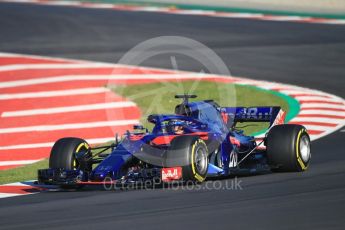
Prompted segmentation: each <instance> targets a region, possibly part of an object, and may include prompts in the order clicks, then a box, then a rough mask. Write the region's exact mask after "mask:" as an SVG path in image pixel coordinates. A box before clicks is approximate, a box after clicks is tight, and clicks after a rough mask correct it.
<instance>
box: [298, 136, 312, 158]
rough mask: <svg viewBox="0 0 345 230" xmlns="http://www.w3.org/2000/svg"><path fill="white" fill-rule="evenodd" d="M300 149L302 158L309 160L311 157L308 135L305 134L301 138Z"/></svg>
mask: <svg viewBox="0 0 345 230" xmlns="http://www.w3.org/2000/svg"><path fill="white" fill-rule="evenodd" d="M299 151H300V154H301V158H302V160H303V161H304V162H308V161H309V159H310V141H309V138H308V137H307V136H303V137H302V138H301V142H300V146H299Z"/></svg>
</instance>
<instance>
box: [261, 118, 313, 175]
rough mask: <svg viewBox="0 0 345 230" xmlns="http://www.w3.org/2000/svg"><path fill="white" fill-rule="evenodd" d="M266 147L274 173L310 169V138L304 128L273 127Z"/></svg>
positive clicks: (296, 126) (298, 126)
mask: <svg viewBox="0 0 345 230" xmlns="http://www.w3.org/2000/svg"><path fill="white" fill-rule="evenodd" d="M266 147H267V158H268V163H269V165H270V166H271V168H272V171H277V172H301V171H305V170H307V169H308V166H309V163H310V158H311V152H310V137H309V135H308V133H307V130H306V128H305V127H304V126H302V125H294V124H285V125H277V126H274V127H272V128H271V130H270V131H269V133H268V135H267V138H266Z"/></svg>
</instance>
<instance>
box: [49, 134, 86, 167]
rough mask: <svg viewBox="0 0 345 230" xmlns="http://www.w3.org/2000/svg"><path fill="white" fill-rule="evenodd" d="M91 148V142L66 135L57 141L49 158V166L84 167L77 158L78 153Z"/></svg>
mask: <svg viewBox="0 0 345 230" xmlns="http://www.w3.org/2000/svg"><path fill="white" fill-rule="evenodd" d="M88 149H89V144H88V143H87V142H86V141H85V140H83V139H80V138H75V137H66V138H62V139H59V140H58V141H56V142H55V144H54V146H53V148H52V150H51V152H50V158H49V168H63V169H66V170H76V169H80V170H82V171H84V170H87V169H85V168H82V167H81V165H80V164H79V162H78V161H77V159H76V154H78V153H80V152H82V151H85V152H87V151H88Z"/></svg>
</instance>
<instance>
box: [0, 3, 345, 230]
mask: <svg viewBox="0 0 345 230" xmlns="http://www.w3.org/2000/svg"><path fill="white" fill-rule="evenodd" d="M0 31H1V33H0V51H2V52H18V53H25V54H38V55H48V56H56V57H67V58H77V59H87V60H93V61H107V62H116V61H117V60H119V59H120V58H121V56H122V55H123V54H124V53H125V52H126V51H128V50H129V49H130V48H132V47H133V46H134V45H136V44H137V43H139V42H142V41H144V40H146V39H149V38H153V37H156V36H163V35H179V36H186V37H189V38H194V39H196V40H198V41H200V42H202V43H204V44H205V45H207V46H209V47H210V48H212V49H213V50H214V51H215V52H216V53H217V54H218V55H219V56H220V57H221V58H222V59H223V60H224V61H225V63H227V64H228V65H230V67H231V71H232V74H233V75H238V76H245V77H250V78H254V79H265V80H274V81H278V82H282V83H291V84H295V85H300V86H304V87H310V88H314V89H320V90H323V91H326V92H329V93H333V94H336V95H338V96H342V97H345V91H344V89H343V87H344V86H345V77H344V76H343V74H344V73H345V65H344V60H345V27H344V26H336V25H318V24H298V23H288V22H267V21H253V20H244V19H221V18H208V17H199V16H182V15H165V14H159V13H138V12H121V11H111V10H96V9H78V8H69V7H51V6H35V5H25V4H8V3H1V4H0ZM180 58H181V59H178V60H180V61H179V63H178V64H179V68H180V69H186V70H195V71H198V70H200V66H198V64H197V63H194V62H191V61H189V60H188V59H185V60H184V59H183V57H180ZM145 64H146V65H150V66H154V67H164V68H171V63H170V60H169V59H164V58H161V57H160V58H156V59H153V60H150V61H149V62H148V63H145ZM344 138H345V132H339V131H338V132H336V133H333V134H331V135H329V136H327V137H324V138H322V139H320V140H317V141H315V142H313V145H312V153H313V156H312V163H311V167H310V169H309V171H307V172H305V173H302V174H296V173H285V174H267V175H259V176H253V177H242V178H239V179H240V180H241V183H240V185H241V187H242V190H231V189H230V190H217V189H211V190H209V189H206V188H205V189H203V188H202V189H199V190H192V191H187V190H186V189H178V190H164V191H163V190H161V189H157V190H147V191H142V190H140V191H116V192H114V191H111V192H106V191H81V192H47V193H41V194H37V195H29V196H21V197H14V198H8V199H1V200H0V223H1V224H0V229H24V228H25V229H27V228H32V229H46V228H50V229H89V228H97V229H99V228H105V229H107V228H115V229H134V228H140V229H179V228H181V229H187V228H193V229H210V228H214V229H224V228H228V229H230V228H232V229H247V228H253V229H277V228H278V229H292V228H300V229H302V228H303V229H344V226H345V166H344V165H345V148H344V146H343V145H344ZM230 181H231V179H227V180H222V181H221V183H222V184H223V185H225V184H229V183H230Z"/></svg>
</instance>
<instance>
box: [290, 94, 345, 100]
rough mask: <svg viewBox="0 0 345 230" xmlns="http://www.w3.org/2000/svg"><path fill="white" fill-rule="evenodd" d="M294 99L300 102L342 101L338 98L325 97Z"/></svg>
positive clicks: (300, 97) (298, 97)
mask: <svg viewBox="0 0 345 230" xmlns="http://www.w3.org/2000/svg"><path fill="white" fill-rule="evenodd" d="M295 98H296V99H297V100H300V101H313V100H325V101H326V100H327V101H334V102H339V101H342V100H341V99H339V98H326V97H323V96H322V95H312V96H297V97H295Z"/></svg>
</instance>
